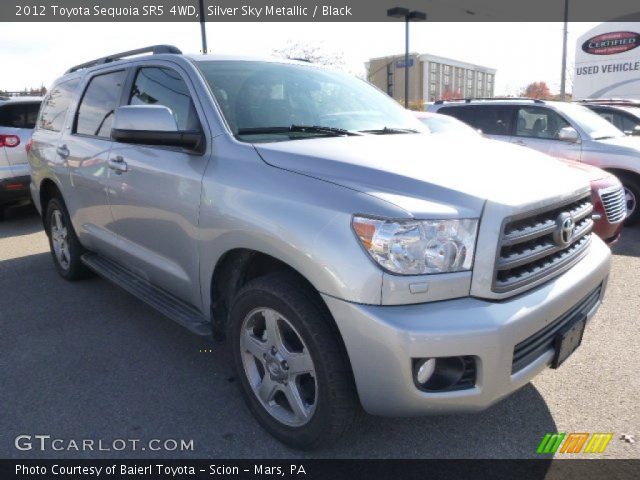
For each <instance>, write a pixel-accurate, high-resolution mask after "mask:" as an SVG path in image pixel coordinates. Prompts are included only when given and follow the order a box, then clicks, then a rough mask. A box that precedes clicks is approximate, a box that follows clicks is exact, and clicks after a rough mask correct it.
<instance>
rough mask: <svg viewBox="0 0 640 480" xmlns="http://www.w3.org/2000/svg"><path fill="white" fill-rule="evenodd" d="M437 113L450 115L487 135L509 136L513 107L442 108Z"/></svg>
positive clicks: (472, 106) (470, 106)
mask: <svg viewBox="0 0 640 480" xmlns="http://www.w3.org/2000/svg"><path fill="white" fill-rule="evenodd" d="M438 113H444V114H447V115H451V116H452V117H455V118H457V119H458V120H462V121H463V122H465V123H466V124H468V125H471V126H472V127H473V128H475V129H479V130H482V133H486V134H487V135H510V134H511V119H512V118H513V107H509V106H506V105H469V106H464V107H463V106H460V107H444V108H441V109H440V110H438Z"/></svg>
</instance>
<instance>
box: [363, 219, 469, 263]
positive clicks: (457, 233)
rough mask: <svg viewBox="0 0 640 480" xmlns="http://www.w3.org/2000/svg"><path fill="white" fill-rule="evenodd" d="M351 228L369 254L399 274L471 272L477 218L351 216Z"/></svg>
mask: <svg viewBox="0 0 640 480" xmlns="http://www.w3.org/2000/svg"><path fill="white" fill-rule="evenodd" d="M352 222H353V229H354V231H355V232H356V235H357V236H358V238H359V239H360V241H361V242H362V245H363V246H364V248H365V250H366V251H367V252H369V255H371V256H372V257H373V259H374V260H375V261H376V262H378V263H379V264H380V266H382V267H383V268H384V269H386V270H388V271H390V272H393V273H397V274H400V275H421V274H426V273H446V272H460V271H464V270H471V267H472V265H473V250H474V246H475V244H476V233H477V230H478V220H477V219H460V220H384V219H377V218H367V217H358V216H356V217H353V221H352Z"/></svg>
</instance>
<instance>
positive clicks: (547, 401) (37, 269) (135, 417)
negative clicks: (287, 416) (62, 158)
mask: <svg viewBox="0 0 640 480" xmlns="http://www.w3.org/2000/svg"><path fill="white" fill-rule="evenodd" d="M614 253H615V257H614V262H613V271H612V275H611V281H610V284H609V290H608V293H607V296H606V299H605V303H604V305H603V306H602V308H601V309H600V311H599V313H598V314H597V316H596V317H595V318H594V320H593V321H592V322H591V323H590V325H589V326H588V328H587V331H586V333H585V338H584V341H583V344H582V346H581V347H580V348H579V349H578V350H577V351H576V353H575V354H574V355H573V356H572V357H571V358H570V359H569V360H568V361H567V362H566V363H565V364H564V365H563V366H562V367H561V368H560V369H559V370H556V371H552V370H548V371H545V372H544V373H543V374H541V375H540V376H539V377H538V378H536V379H535V380H534V382H533V383H531V384H529V385H527V386H525V387H524V388H522V389H521V390H519V391H518V392H516V393H515V394H514V395H512V396H510V397H508V398H506V399H505V400H503V401H501V402H500V403H498V404H496V405H494V406H493V407H492V408H490V409H488V410H486V411H485V412H482V413H479V414H467V415H448V416H437V417H420V418H379V417H372V416H364V417H363V418H362V419H361V421H360V422H359V424H358V428H356V429H354V430H353V431H351V432H350V433H348V434H347V435H346V436H345V437H343V438H342V440H341V441H340V442H339V443H338V444H336V445H334V446H332V447H329V448H325V449H322V450H319V451H315V452H299V451H296V450H292V449H289V448H287V447H285V446H283V445H282V444H280V443H278V442H277V441H276V440H274V439H273V438H272V437H270V436H269V435H268V434H267V433H265V432H264V431H263V430H262V429H261V428H260V427H259V426H258V424H257V423H256V422H255V421H254V420H253V418H252V416H251V415H250V414H249V412H248V410H247V408H246V407H245V405H244V403H243V401H242V398H241V396H240V394H239V391H238V386H237V384H236V380H235V378H234V373H233V371H232V368H231V363H230V361H229V356H228V354H227V352H226V350H225V347H224V345H221V344H217V343H214V342H212V341H209V340H207V339H203V338H201V337H197V336H195V335H193V334H191V333H189V332H188V331H186V330H184V329H183V328H181V327H180V326H178V325H177V324H174V323H173V322H171V321H170V320H168V319H166V318H164V317H163V316H162V315H160V314H158V313H156V312H155V311H154V310H152V309H151V308H149V307H147V306H146V305H144V304H143V303H142V302H140V301H138V300H137V299H135V298H134V297H132V296H131V295H129V294H127V293H125V292H124V291H123V290H121V289H119V288H118V287H116V286H114V285H112V284H110V283H108V282H106V281H104V280H101V279H99V278H94V279H90V280H86V281H83V282H78V283H68V282H65V281H63V280H62V279H60V278H59V277H58V275H57V274H56V272H55V270H54V268H53V265H52V261H51V258H50V255H49V253H48V244H47V241H46V237H45V235H44V233H43V232H42V230H41V224H40V219H39V218H38V216H37V215H36V214H35V213H34V212H33V210H32V209H31V208H28V207H27V208H21V209H17V210H14V211H12V212H10V213H9V215H8V218H7V220H6V221H5V222H3V223H0V458H16V459H19V458H23V459H26V458H161V457H164V458H245V457H246V458H301V457H305V458H315V457H321V458H327V457H330V458H487V457H489V458H522V457H535V456H536V453H535V450H536V448H537V446H538V444H539V443H540V440H541V439H542V437H543V436H544V435H545V433H548V432H612V433H614V438H613V439H612V440H611V443H610V445H609V447H608V448H607V450H606V452H605V454H604V455H605V456H607V457H619V458H620V457H621V458H640V413H639V412H638V398H639V396H638V394H639V393H640V375H638V372H640V356H639V355H638V345H639V343H640V318H639V316H640V315H639V314H640V273H639V272H640V228H635V229H627V230H626V231H625V232H624V235H623V238H622V241H621V242H620V244H619V245H618V246H616V247H615V248H614ZM622 434H629V435H635V436H636V439H638V440H639V441H638V442H637V443H635V444H631V443H628V442H626V441H624V440H621V439H620V436H621V435H622ZM19 435H30V436H32V445H33V448H32V449H31V450H19V449H18V448H16V446H15V439H16V437H17V436H19ZM35 435H50V436H51V438H52V439H54V438H57V439H61V440H62V441H61V442H57V443H56V446H57V447H62V448H63V450H62V451H53V450H51V449H47V450H45V451H40V449H39V443H38V442H37V441H33V440H34V438H33V436H35ZM117 439H120V440H125V441H127V445H128V446H131V445H132V442H131V440H140V442H139V443H138V444H137V448H138V449H137V450H132V449H131V448H127V449H126V450H124V451H115V450H113V448H112V449H111V450H110V451H106V450H102V451H98V450H97V448H98V445H99V444H98V441H100V440H101V441H102V444H101V448H110V447H115V448H120V445H121V444H120V443H115V444H114V443H113V441H114V440H117ZM152 439H159V440H177V442H178V444H179V443H180V440H185V441H186V442H187V443H189V442H190V441H191V440H193V450H190V451H180V449H178V450H173V451H166V450H160V451H152V450H150V448H149V443H148V441H149V440H152ZM83 440H93V441H94V450H93V451H92V450H87V451H79V452H78V451H76V450H75V449H74V448H73V443H72V442H71V441H74V442H78V443H79V444H81V442H82V441H83ZM20 445H21V447H22V448H26V443H24V442H23V443H20ZM47 445H48V446H50V444H47ZM69 445H71V448H70V449H69ZM158 445H162V442H161V443H159V444H158V443H153V445H151V446H152V447H156V448H157V446H158ZM173 445H174V443H173V442H171V441H170V442H169V443H168V445H167V446H168V447H169V448H172V447H173ZM143 447H144V448H145V450H142V448H143ZM558 456H561V455H558Z"/></svg>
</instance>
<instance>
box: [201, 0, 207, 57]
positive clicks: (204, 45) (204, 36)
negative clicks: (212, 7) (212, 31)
mask: <svg viewBox="0 0 640 480" xmlns="http://www.w3.org/2000/svg"><path fill="white" fill-rule="evenodd" d="M206 16H207V14H206V12H205V11H204V0H200V36H201V38H202V53H203V54H205V55H206V54H207V30H206V28H205V25H204V23H205V21H206Z"/></svg>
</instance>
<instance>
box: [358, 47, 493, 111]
mask: <svg viewBox="0 0 640 480" xmlns="http://www.w3.org/2000/svg"><path fill="white" fill-rule="evenodd" d="M365 65H366V68H367V79H368V80H369V82H371V83H373V84H374V85H375V86H377V87H378V88H379V89H381V90H382V91H384V92H387V93H388V94H389V95H390V96H392V97H393V98H395V99H396V100H398V101H402V100H404V78H405V77H404V76H405V73H406V72H407V71H408V72H409V73H408V75H409V102H411V103H424V102H433V101H435V100H440V99H442V98H469V97H493V96H494V90H495V76H496V70H495V69H494V68H489V67H483V66H482V65H476V64H473V63H467V62H461V61H460V60H454V59H452V58H445V57H438V56H436V55H430V54H419V53H412V54H410V55H409V64H408V67H407V66H405V57H404V54H399V55H392V56H388V57H379V58H372V59H370V60H369V61H368V62H367V63H366V64H365Z"/></svg>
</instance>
